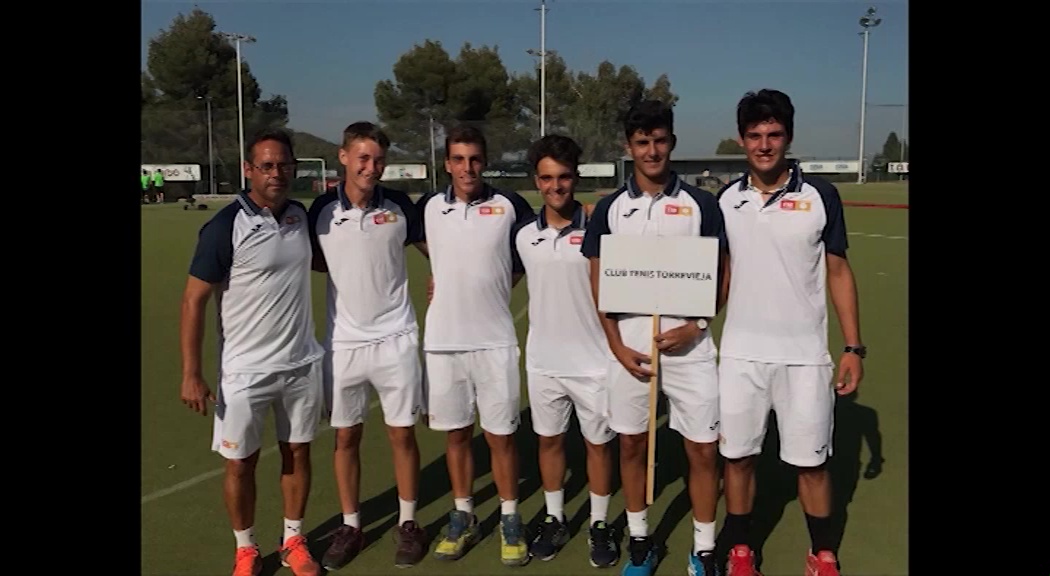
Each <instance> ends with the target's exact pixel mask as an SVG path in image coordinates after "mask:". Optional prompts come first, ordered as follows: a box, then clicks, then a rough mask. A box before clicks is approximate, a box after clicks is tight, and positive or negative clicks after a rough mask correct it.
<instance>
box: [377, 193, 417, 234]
mask: <svg viewBox="0 0 1050 576" xmlns="http://www.w3.org/2000/svg"><path fill="white" fill-rule="evenodd" d="M383 197H384V198H386V199H387V200H390V201H391V202H393V203H394V204H397V206H398V208H401V211H402V212H404V213H405V218H406V219H407V220H408V234H407V235H406V236H405V246H408V245H409V244H415V243H417V242H422V241H423V222H422V220H421V219H420V216H419V208H418V207H417V206H416V205H415V204H413V203H412V199H411V198H409V197H408V194H406V193H405V192H403V191H401V190H394V189H392V188H387V187H385V186H384V187H383Z"/></svg>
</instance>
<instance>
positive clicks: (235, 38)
mask: <svg viewBox="0 0 1050 576" xmlns="http://www.w3.org/2000/svg"><path fill="white" fill-rule="evenodd" d="M219 35H220V36H222V37H223V38H226V39H227V40H230V41H231V42H233V44H234V46H236V47H237V126H238V132H239V133H240V134H239V136H240V139H239V142H240V144H241V145H240V149H241V169H240V170H239V172H240V173H241V190H244V89H243V88H242V87H241V42H244V43H245V44H254V43H255V38H254V37H252V36H248V35H245V34H234V33H232V32H219Z"/></svg>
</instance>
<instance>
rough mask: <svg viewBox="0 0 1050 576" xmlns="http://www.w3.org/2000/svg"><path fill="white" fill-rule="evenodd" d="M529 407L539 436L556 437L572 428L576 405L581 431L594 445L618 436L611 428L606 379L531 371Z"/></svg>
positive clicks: (533, 425) (534, 427) (534, 429)
mask: <svg viewBox="0 0 1050 576" xmlns="http://www.w3.org/2000/svg"><path fill="white" fill-rule="evenodd" d="M528 386H529V407H530V408H531V409H532V429H533V431H535V432H536V434H539V435H540V436H557V435H558V434H564V433H565V432H567V431H568V430H569V417H570V416H571V415H572V410H573V407H575V408H576V419H577V420H579V421H580V433H581V434H582V435H583V437H584V439H586V440H587V441H588V442H590V443H591V444H595V445H601V444H605V443H606V442H608V441H610V440H612V439H613V438H615V437H616V433H615V432H613V431H612V429H611V428H609V410H608V404H609V402H608V399H609V395H608V393H607V392H606V391H605V378H592V377H568V376H544V375H542V374H536V373H534V372H529V374H528Z"/></svg>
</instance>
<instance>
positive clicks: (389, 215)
mask: <svg viewBox="0 0 1050 576" xmlns="http://www.w3.org/2000/svg"><path fill="white" fill-rule="evenodd" d="M372 222H373V223H375V224H388V223H391V222H397V214H394V213H393V212H384V213H382V214H376V215H375V216H373V217H372Z"/></svg>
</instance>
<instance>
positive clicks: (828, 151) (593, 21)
mask: <svg viewBox="0 0 1050 576" xmlns="http://www.w3.org/2000/svg"><path fill="white" fill-rule="evenodd" d="M195 5H196V6H199V7H200V8H201V9H202V10H204V11H206V12H208V13H210V14H211V15H212V16H213V17H214V18H215V20H216V22H217V24H218V28H217V30H219V31H226V32H234V33H240V34H248V35H251V36H254V37H255V38H256V39H257V42H256V43H254V44H244V45H242V55H243V57H244V59H245V61H247V62H248V63H250V65H251V69H252V72H253V73H254V74H255V76H256V78H257V79H258V80H259V83H260V86H261V87H262V91H263V96H264V97H268V96H269V95H271V94H283V95H284V96H285V97H286V98H287V99H288V108H289V125H290V127H291V128H294V129H296V130H300V131H305V132H310V133H312V134H316V135H317V136H320V137H322V138H326V139H328V140H331V141H333V142H338V141H339V139H340V137H341V134H342V130H343V128H344V127H345V126H346V125H347V124H350V123H351V122H354V121H357V120H373V121H374V120H375V119H376V110H375V105H374V102H373V91H374V89H375V85H376V83H377V82H379V81H380V80H385V79H392V78H393V65H394V63H395V62H396V61H397V59H398V58H399V57H400V56H401V55H402V54H403V53H405V52H407V51H408V50H410V49H411V48H412V47H413V45H415V44H422V43H423V42H424V41H425V40H427V39H430V40H435V41H440V42H441V44H442V45H443V46H444V47H445V49H446V51H448V52H449V53H450V54H451V55H452V57H453V58H455V56H456V54H458V52H459V49H460V48H461V47H462V45H463V44H464V43H466V42H470V43H471V44H472V45H474V46H481V45H488V46H496V47H498V49H499V53H500V55H501V57H502V59H503V63H504V65H505V66H506V68H507V70H508V72H512V73H513V72H517V73H523V72H527V71H529V70H532V69H533V67H534V66H535V62H536V60H535V59H534V57H532V56H530V55H529V54H527V53H526V50H528V49H534V50H539V48H540V14H539V10H538V8H539V5H540V2H539V0H382V1H379V0H225V1H222V2H204V1H200V2H190V1H184V0H143V3H142V67H143V69H145V68H146V55H147V51H148V47H149V40H150V39H151V38H153V37H155V36H156V35H157V34H158V33H159V32H160V31H161V30H163V29H166V28H168V27H169V26H170V24H171V22H172V20H173V19H174V18H175V17H176V16H177V15H178V14H179V13H184V14H185V13H189V12H190V11H191V10H192V9H193V7H194V6H195ZM547 6H548V10H547V19H546V49H547V50H551V51H557V52H558V53H559V54H560V55H561V57H562V58H564V59H565V61H566V64H567V65H568V66H569V68H570V69H572V70H584V71H588V72H591V73H593V72H594V71H595V70H596V69H597V66H598V64H599V63H600V62H601V61H602V60H609V61H610V62H612V63H613V64H615V65H616V66H617V67H619V66H620V65H622V64H627V65H630V66H634V67H635V68H636V69H637V70H638V72H639V74H640V75H641V76H642V78H644V79H645V81H646V83H647V84H650V83H651V82H652V81H653V80H655V79H656V78H657V77H658V76H659V75H660V74H664V73H666V74H667V75H668V76H669V78H670V80H671V89H672V90H673V91H674V92H675V93H677V94H678V95H679V97H680V100H679V102H678V104H677V105H676V106H675V132H676V134H677V136H678V142H679V144H678V147H677V149H676V151H675V154H674V155H675V157H677V158H683V159H684V158H688V157H700V156H709V155H712V154H713V153H714V151H715V147H716V146H717V144H718V142H719V141H720V140H722V139H723V138H732V137H735V136H736V126H735V124H736V119H735V109H736V104H737V102H738V101H739V99H740V98H741V97H742V96H743V95H744V93H746V92H747V91H749V90H758V89H761V88H776V89H778V90H782V91H784V92H786V93H787V94H788V95H789V96H790V97H791V99H792V101H793V102H794V104H795V140H794V143H793V144H792V152H793V153H794V154H795V155H797V156H802V157H807V158H812V159H826V160H833V159H856V158H857V155H858V152H859V150H858V148H859V144H860V142H859V134H860V131H859V128H860V109H861V103H860V100H861V98H860V96H861V81H862V79H861V77H862V68H863V66H862V61H863V40H862V37H861V35H860V32H861V27H860V25H859V23H858V20H859V19H860V17H861V16H862V15H863V14H864V12H865V11H866V10H867V8H868V7H869V6H874V7H875V8H876V9H877V14H876V16H877V17H879V18H882V22H881V24H880V25H879V26H877V27H876V28H873V29H872V31H871V33H870V35H869V44H868V75H867V86H868V90H867V103H868V107H867V108H868V113H867V117H866V120H865V139H864V140H865V144H864V145H865V152H866V154H865V155H866V156H867V155H870V154H872V153H874V152H876V151H878V150H881V148H882V144H883V142H884V141H885V140H886V136H887V135H888V134H889V133H890V132H891V131H894V132H897V133H898V134H901V133H902V130H903V134H904V137H905V138H907V134H908V132H907V129H906V126H905V119H906V112H907V110H906V108H903V107H901V105H906V104H907V103H908V100H907V94H908V92H907V90H908V87H907V75H908V35H907V30H908V4H907V1H906V0H891V1H888V2H879V3H872V2H862V1H858V0H808V1H802V0H635V1H634V2H628V1H627V0H548V2H547Z"/></svg>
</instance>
